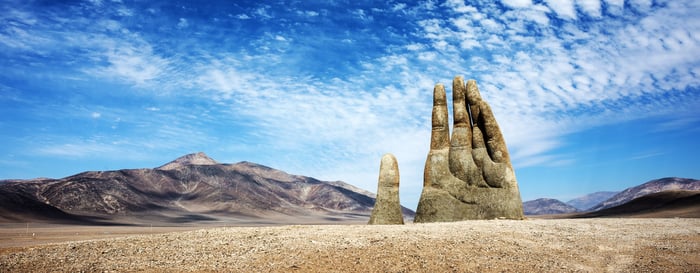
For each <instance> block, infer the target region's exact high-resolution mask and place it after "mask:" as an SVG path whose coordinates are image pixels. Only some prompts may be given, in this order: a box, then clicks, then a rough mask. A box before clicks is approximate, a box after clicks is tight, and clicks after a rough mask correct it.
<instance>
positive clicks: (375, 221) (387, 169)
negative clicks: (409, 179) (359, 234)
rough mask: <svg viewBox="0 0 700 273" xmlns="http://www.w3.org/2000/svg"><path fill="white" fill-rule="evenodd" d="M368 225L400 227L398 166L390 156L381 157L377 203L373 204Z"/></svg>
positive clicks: (394, 158) (401, 215) (401, 220)
mask: <svg viewBox="0 0 700 273" xmlns="http://www.w3.org/2000/svg"><path fill="white" fill-rule="evenodd" d="M369 224H370V225H402V224H403V214H401V203H400V202H399V164H398V163H397V162H396V157H394V155H392V154H385V155H384V156H382V161H381V163H380V166H379V182H378V186H377V201H376V202H375V203H374V208H373V209H372V215H371V216H370V218H369Z"/></svg>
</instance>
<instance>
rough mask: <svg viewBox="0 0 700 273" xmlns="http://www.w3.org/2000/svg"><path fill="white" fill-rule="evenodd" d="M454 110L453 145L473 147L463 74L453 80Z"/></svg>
mask: <svg viewBox="0 0 700 273" xmlns="http://www.w3.org/2000/svg"><path fill="white" fill-rule="evenodd" d="M452 110H453V111H454V128H453V130H452V138H451V141H452V143H451V144H452V147H453V148H454V147H457V148H461V147H464V148H466V149H471V145H472V144H471V138H472V136H471V121H470V117H469V113H468V111H467V100H466V87H465V85H464V79H463V78H462V77H461V76H457V77H455V78H454V80H453V81H452Z"/></svg>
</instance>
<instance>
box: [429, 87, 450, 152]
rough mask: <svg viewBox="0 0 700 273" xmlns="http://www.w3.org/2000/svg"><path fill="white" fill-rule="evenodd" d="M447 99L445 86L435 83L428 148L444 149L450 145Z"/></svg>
mask: <svg viewBox="0 0 700 273" xmlns="http://www.w3.org/2000/svg"><path fill="white" fill-rule="evenodd" d="M448 119H449V117H448V114H447V99H446V95H445V86H443V85H442V84H439V83H438V84H436V85H435V88H434V89H433V118H432V127H433V130H432V133H431V135H430V149H431V150H436V149H445V148H448V147H449V145H450V135H449V133H450V127H449V124H448Z"/></svg>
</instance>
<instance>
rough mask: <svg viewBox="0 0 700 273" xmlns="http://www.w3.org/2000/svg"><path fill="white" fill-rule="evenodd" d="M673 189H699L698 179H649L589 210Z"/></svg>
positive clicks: (620, 203) (613, 205) (617, 204)
mask: <svg viewBox="0 0 700 273" xmlns="http://www.w3.org/2000/svg"><path fill="white" fill-rule="evenodd" d="M675 190H690V191H694V190H700V180H697V179H689V178H678V177H666V178H661V179H655V180H651V181H649V182H646V183H644V184H641V185H639V186H635V187H630V188H627V189H625V190H623V191H621V192H619V193H618V194H616V195H614V196H612V197H611V198H609V199H608V200H605V201H603V202H601V203H600V204H598V205H596V206H594V207H592V208H591V209H590V210H591V211H598V210H603V209H606V208H611V207H615V206H619V205H622V204H624V203H627V202H629V201H632V200H633V199H635V198H639V197H642V196H644V195H647V194H652V193H657V192H662V191H675Z"/></svg>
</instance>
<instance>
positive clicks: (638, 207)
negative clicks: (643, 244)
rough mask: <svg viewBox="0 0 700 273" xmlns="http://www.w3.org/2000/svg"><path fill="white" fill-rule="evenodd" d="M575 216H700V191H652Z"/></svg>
mask: <svg viewBox="0 0 700 273" xmlns="http://www.w3.org/2000/svg"><path fill="white" fill-rule="evenodd" d="M574 217H576V218H588V217H640V218H672V217H684V218H700V191H687V190H671V191H662V192H656V193H651V194H647V195H644V196H642V197H639V198H636V199H633V200H632V201H629V202H627V203H624V204H622V205H619V206H615V207H611V208H606V209H602V210H598V211H593V212H588V213H583V214H580V215H576V216H574Z"/></svg>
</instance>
